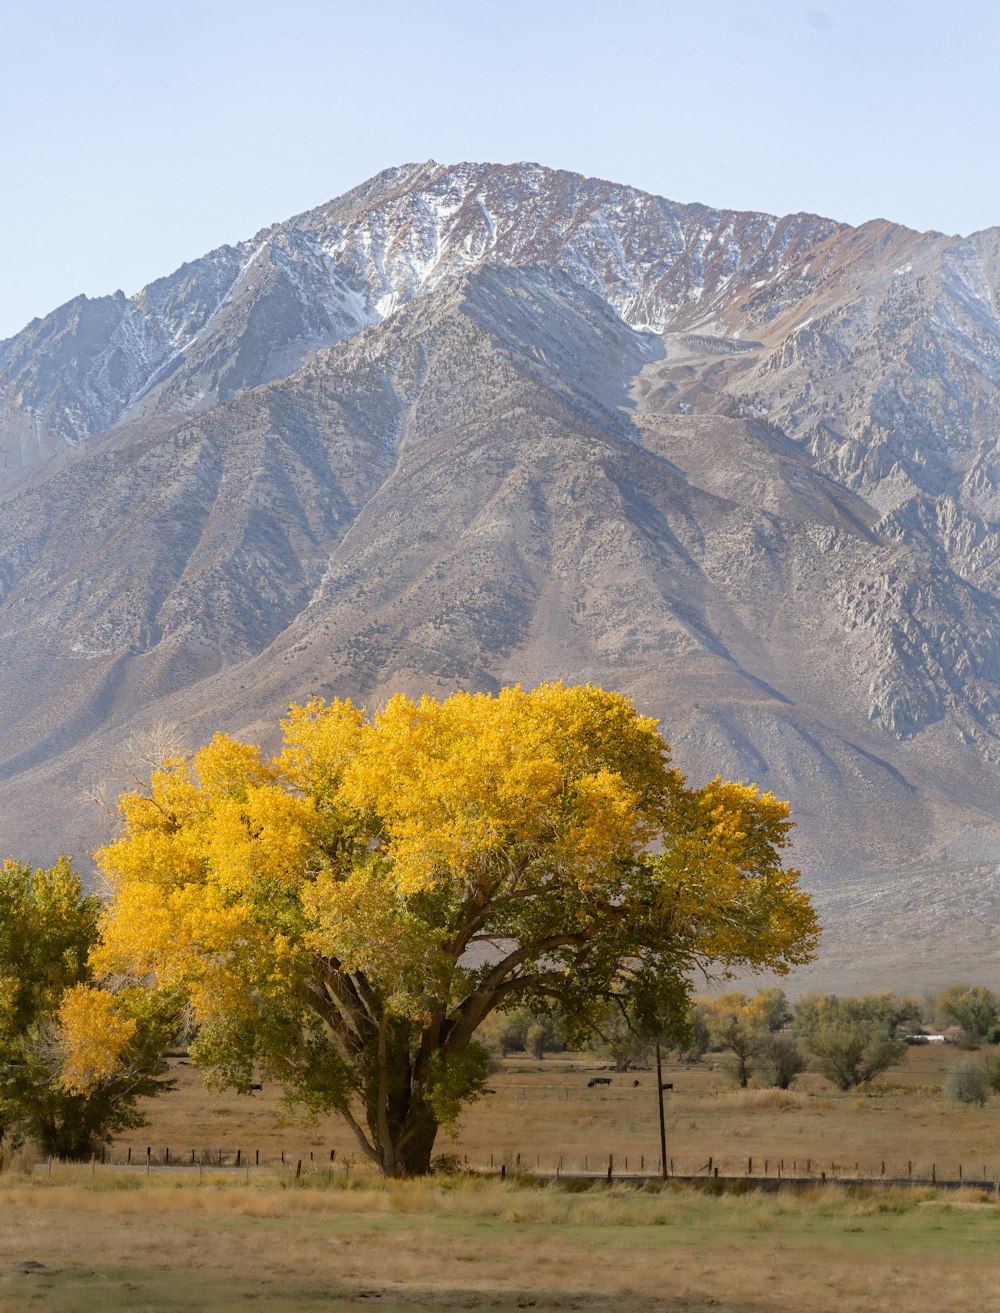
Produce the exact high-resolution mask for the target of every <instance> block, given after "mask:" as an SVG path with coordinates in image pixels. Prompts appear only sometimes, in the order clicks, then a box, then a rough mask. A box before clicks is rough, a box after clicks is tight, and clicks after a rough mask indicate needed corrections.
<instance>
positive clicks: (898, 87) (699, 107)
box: [0, 0, 1000, 338]
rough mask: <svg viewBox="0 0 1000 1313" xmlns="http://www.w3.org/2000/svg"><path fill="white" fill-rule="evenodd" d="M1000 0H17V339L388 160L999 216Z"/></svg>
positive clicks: (786, 207)
mask: <svg viewBox="0 0 1000 1313" xmlns="http://www.w3.org/2000/svg"><path fill="white" fill-rule="evenodd" d="M998 67H1000V4H998V3H996V0H813V3H810V4H802V3H798V2H797V0H688V2H687V3H680V2H679V0H617V3H608V2H606V0H572V2H570V0H504V2H503V3H499V2H496V3H494V2H493V0H481V2H480V3H476V2H474V0H464V2H462V0H410V2H409V3H403V2H400V0H381V2H379V0H369V3H367V4H360V3H354V4H348V3H342V0H281V3H278V0H169V2H165V0H0V114H2V124H3V138H2V139H3V150H2V156H0V160H2V168H0V189H2V204H0V251H2V256H0V338H2V337H5V336H8V335H9V334H11V333H13V332H16V331H17V330H18V329H19V328H21V327H22V326H23V325H24V324H25V323H26V322H27V321H28V320H29V319H31V318H32V317H33V316H34V315H43V314H45V313H47V312H48V311H49V310H51V309H53V308H54V307H55V306H56V305H58V304H60V303H61V302H63V301H66V300H68V299H69V298H70V297H71V296H74V295H76V294H77V293H78V292H81V291H82V292H86V293H87V294H88V295H100V294H103V293H107V292H112V291H114V290H115V288H117V287H121V288H122V289H123V290H125V291H126V292H134V291H136V290H137V289H138V288H139V287H140V286H142V284H143V283H145V282H148V281H150V280H151V279H153V278H155V277H158V276H159V275H161V274H165V273H168V272H170V271H171V270H172V269H174V268H175V267H176V266H177V265H178V264H180V263H181V262H182V261H183V260H185V259H190V258H194V257H196V256H198V255H201V254H203V253H204V252H205V251H207V250H210V249H211V248H212V247H213V246H217V245H219V244H221V243H223V242H231V241H238V240H240V239H241V238H243V237H247V236H250V235H252V234H253V233H254V232H255V231H256V230H257V229H258V228H261V227H263V226H264V225H265V224H268V223H270V222H272V221H274V220H279V219H284V218H287V217H289V216H290V215H292V214H295V213H297V212H299V211H301V210H304V209H307V208H309V207H311V206H313V205H318V204H320V203H321V202H323V201H325V200H328V199H330V198H331V197H333V196H336V195H339V194H340V193H341V192H343V191H346V190H347V189H348V188H349V187H351V186H353V185H354V184H356V183H358V182H361V181H362V180H363V179H365V178H366V177H368V176H370V175H371V174H373V173H376V172H378V171H379V170H380V169H383V168H385V167H387V166H388V165H392V164H400V163H403V162H405V161H408V160H423V159H428V158H433V159H436V160H439V161H440V162H442V163H453V162H455V161H457V160H460V159H478V160H498V161H513V160H521V159H529V160H536V161H538V162H540V163H543V164H548V165H552V166H554V167H561V168H568V169H575V170H578V171H580V172H582V173H587V174H597V175H600V176H603V177H606V178H612V179H614V180H616V181H619V182H626V183H631V184H633V185H635V186H638V187H643V188H646V189H647V190H649V191H654V192H657V193H659V194H661V195H665V196H668V197H670V198H671V199H673V200H678V201H703V202H706V203H708V204H711V205H716V206H719V207H731V208H737V209H762V210H769V211H771V212H774V213H787V212H790V211H794V210H811V211H814V212H817V213H820V214H825V215H830V216H832V217H834V218H838V219H843V220H846V221H848V222H852V223H860V222H863V221H864V220H865V219H869V218H874V217H885V218H890V219H894V220H896V221H898V222H901V223H906V224H909V225H910V226H911V227H915V228H919V229H924V228H938V229H941V230H943V231H946V232H963V233H967V232H970V231H973V230H975V229H978V228H983V227H987V226H990V225H992V224H994V223H1000V171H998V169H997V167H996V165H997V161H996V142H997V140H998V129H1000V95H998V93H997V91H996V85H997V72H998Z"/></svg>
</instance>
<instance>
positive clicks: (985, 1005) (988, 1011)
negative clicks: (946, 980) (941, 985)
mask: <svg viewBox="0 0 1000 1313" xmlns="http://www.w3.org/2000/svg"><path fill="white" fill-rule="evenodd" d="M935 1010H936V1013H937V1017H938V1020H939V1022H940V1023H941V1025H943V1026H959V1027H960V1028H961V1031H962V1036H963V1039H964V1040H965V1041H966V1043H968V1044H974V1045H978V1044H981V1043H982V1042H983V1040H984V1039H986V1038H987V1036H989V1035H991V1034H992V1033H993V1032H994V1031H995V1030H996V1028H997V1025H998V1023H1000V998H998V997H997V995H996V994H994V992H993V990H992V989H987V988H986V987H985V986H984V985H976V986H974V987H970V986H969V985H952V986H951V988H950V989H946V990H945V991H944V993H943V994H940V995H939V996H938V999H937V1003H936V1009H935Z"/></svg>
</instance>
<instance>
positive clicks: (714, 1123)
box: [0, 1046, 1000, 1313]
mask: <svg viewBox="0 0 1000 1313" xmlns="http://www.w3.org/2000/svg"><path fill="white" fill-rule="evenodd" d="M965 1056H966V1055H964V1054H961V1053H959V1052H957V1051H956V1050H954V1049H951V1048H949V1049H947V1050H945V1049H943V1048H941V1047H939V1046H934V1047H932V1046H926V1047H922V1048H917V1049H913V1050H911V1051H910V1052H909V1053H908V1055H907V1061H906V1063H905V1065H904V1066H903V1067H901V1068H898V1069H896V1070H895V1071H894V1072H891V1073H889V1074H888V1075H889V1077H891V1080H887V1081H886V1082H885V1083H884V1084H883V1085H882V1086H880V1087H877V1088H876V1089H873V1090H868V1091H865V1092H864V1093H853V1094H847V1095H843V1094H839V1093H836V1092H835V1091H833V1090H832V1089H831V1087H830V1086H829V1085H828V1084H826V1083H825V1082H822V1081H821V1080H820V1079H819V1078H818V1077H813V1076H805V1077H800V1078H799V1082H798V1084H799V1086H800V1088H798V1089H796V1090H793V1091H791V1092H789V1093H787V1094H782V1093H780V1092H776V1091H754V1090H750V1091H746V1092H734V1091H732V1089H731V1087H730V1086H729V1085H728V1083H727V1081H726V1079H725V1077H724V1075H723V1074H722V1073H721V1072H720V1071H719V1070H714V1069H713V1064H712V1062H711V1061H706V1062H703V1063H700V1064H696V1065H693V1066H690V1067H687V1066H682V1065H680V1064H677V1063H673V1064H670V1065H669V1067H668V1070H667V1071H665V1073H664V1076H665V1079H666V1080H668V1081H670V1082H671V1083H672V1084H673V1085H674V1089H673V1091H671V1092H670V1093H668V1094H667V1095H666V1096H665V1097H666V1099H667V1110H668V1122H667V1127H668V1145H669V1147H668V1155H672V1156H673V1158H674V1170H675V1171H676V1172H678V1173H681V1172H682V1171H683V1172H689V1173H692V1174H693V1173H695V1171H696V1169H698V1168H702V1167H704V1165H705V1164H706V1163H707V1160H708V1158H709V1157H710V1156H711V1157H712V1158H713V1162H714V1164H715V1165H718V1166H720V1169H721V1171H722V1174H723V1175H726V1174H730V1175H732V1176H734V1177H737V1178H738V1180H737V1181H736V1182H735V1184H733V1183H731V1184H729V1185H727V1186H725V1187H723V1186H722V1185H721V1184H720V1183H716V1182H715V1181H714V1175H713V1177H712V1178H709V1177H708V1174H707V1173H705V1172H702V1177H703V1178H704V1184H702V1185H697V1186H693V1185H690V1184H684V1183H681V1182H679V1181H671V1182H668V1183H667V1184H666V1185H663V1184H661V1183H660V1182H651V1183H647V1184H640V1183H636V1182H635V1181H630V1180H625V1179H620V1174H623V1173H624V1171H625V1159H626V1158H627V1159H628V1164H629V1166H628V1171H629V1173H632V1172H633V1171H635V1170H636V1168H637V1167H638V1165H639V1162H640V1161H642V1162H643V1164H644V1166H645V1168H646V1170H647V1171H649V1169H650V1165H651V1163H655V1159H656V1157H657V1155H658V1128H657V1122H656V1108H655V1078H654V1077H653V1076H652V1075H651V1074H650V1073H648V1072H638V1073H629V1074H628V1075H625V1076H619V1075H614V1074H612V1084H611V1086H610V1087H600V1088H593V1089H589V1088H588V1087H587V1080H588V1079H589V1078H590V1077H591V1076H592V1075H594V1074H597V1072H596V1064H595V1062H594V1060H593V1059H590V1058H585V1057H576V1056H566V1057H562V1056H558V1055H557V1056H550V1057H546V1059H545V1060H544V1061H542V1062H540V1063H536V1062H534V1061H532V1060H530V1059H524V1058H512V1059H507V1060H505V1061H504V1062H503V1063H502V1064H500V1070H498V1071H497V1072H496V1073H495V1075H494V1076H492V1077H491V1088H493V1089H495V1091H496V1093H495V1094H492V1095H488V1096H486V1097H485V1098H484V1099H482V1100H481V1101H480V1102H479V1103H478V1104H476V1105H475V1106H474V1107H472V1108H470V1109H469V1110H468V1111H467V1113H466V1115H465V1117H464V1118H463V1121H462V1125H461V1127H460V1128H459V1130H458V1132H457V1134H456V1135H455V1136H447V1135H443V1136H442V1138H441V1142H440V1146H439V1147H440V1150H441V1152H442V1153H443V1154H447V1155H450V1156H451V1157H452V1158H453V1160H454V1161H455V1162H456V1163H458V1164H460V1165H463V1166H464V1165H465V1163H466V1160H468V1165H469V1167H473V1168H476V1169H481V1172H482V1174H479V1175H466V1174H464V1173H460V1174H457V1175H452V1176H444V1175H442V1176H438V1177H435V1178H433V1179H432V1180H428V1181H414V1182H402V1183H396V1182H384V1181H381V1180H379V1179H377V1178H376V1177H375V1176H374V1175H373V1173H372V1172H371V1170H370V1169H369V1168H367V1167H366V1166H365V1165H364V1164H363V1163H361V1162H359V1161H358V1160H357V1158H356V1155H355V1154H354V1151H353V1146H352V1144H351V1142H350V1140H349V1139H348V1138H347V1136H346V1135H345V1134H344V1132H343V1131H342V1130H341V1129H340V1127H339V1126H337V1125H336V1123H333V1122H330V1123H327V1122H323V1123H320V1124H317V1125H315V1126H313V1127H308V1128H303V1127H301V1126H292V1125H286V1126H280V1125H276V1122H275V1104H276V1094H277V1091H275V1090H270V1089H265V1090H263V1091H261V1092H260V1093H259V1094H257V1095H255V1096H252V1097H249V1098H248V1097H240V1096H235V1095H231V1094H212V1093H208V1092H206V1091H205V1090H204V1089H203V1088H202V1086H201V1083H200V1080H199V1077H198V1074H197V1073H196V1072H195V1071H194V1069H193V1068H190V1067H188V1066H183V1065H180V1064H179V1063H177V1062H176V1061H175V1066H176V1073H175V1074H176V1075H177V1077H178V1081H179V1084H178V1088H177V1090H176V1091H175V1092H174V1093H173V1094H171V1095H168V1096H166V1097H165V1098H162V1099H160V1100H157V1101H155V1102H153V1103H151V1104H150V1105H149V1107H148V1109H147V1111H148V1114H149V1117H150V1124H149V1127H148V1129H145V1130H143V1131H142V1132H140V1133H136V1134H133V1135H132V1137H131V1138H130V1139H125V1140H122V1141H120V1142H119V1143H118V1144H117V1145H115V1146H114V1151H113V1154H112V1157H113V1158H114V1159H116V1160H119V1161H121V1160H123V1159H125V1158H126V1157H127V1156H128V1151H129V1149H131V1150H132V1154H131V1156H132V1166H131V1167H125V1168H123V1167H121V1166H118V1165H114V1166H113V1165H111V1163H107V1164H105V1165H103V1166H102V1165H101V1164H100V1163H96V1162H95V1163H93V1164H89V1165H82V1166H81V1165H76V1166H70V1165H65V1164H59V1163H53V1164H49V1163H39V1164H35V1165H34V1167H33V1169H32V1170H30V1171H29V1170H28V1167H29V1164H28V1163H27V1162H24V1161H22V1162H20V1163H14V1164H13V1165H8V1170H6V1171H4V1172H3V1174H2V1175H0V1218H2V1222H3V1225H2V1227H0V1313H21V1310H24V1309H38V1310H43V1311H45V1313H48V1311H49V1310H51V1311H52V1313H57V1311H58V1313H91V1310H93V1311H94V1313H97V1310H101V1311H102V1313H118V1311H119V1310H129V1311H130V1313H133V1311H136V1313H139V1311H144V1310H149V1311H150V1313H174V1311H178V1313H179V1311H180V1310H185V1311H188V1310H191V1311H192V1313H199V1311H200V1310H206V1311H207V1310H213V1313H231V1311H234V1310H236V1309H245V1308H247V1307H253V1306H256V1307H259V1308H264V1309H268V1310H274V1311H275V1313H286V1311H287V1313H291V1311H292V1310H301V1309H310V1308H329V1309H337V1310H352V1311H353V1310H360V1309H371V1308H373V1307H377V1308H380V1309H385V1310H399V1311H400V1313H402V1311H403V1310H410V1311H411V1313H412V1311H413V1310H419V1309H445V1310H447V1309H483V1310H487V1309H488V1310H497V1311H498V1313H507V1310H513V1309H519V1308H545V1309H552V1310H563V1309H566V1310H569V1309H574V1310H582V1311H584V1313H586V1311H588V1310H593V1311H594V1313H597V1311H598V1310H612V1309H614V1310H615V1313H646V1311H647V1310H650V1311H651V1310H654V1309H656V1310H667V1311H669V1313H673V1311H674V1310H678V1311H679V1310H685V1311H686V1313H698V1311H700V1310H705V1311H706V1313H707V1310H712V1313H737V1311H738V1313H785V1311H786V1310H788V1311H789V1313H790V1311H791V1310H793V1309H794V1310H799V1309H803V1308H807V1309H809V1310H810V1313H828V1311H829V1313H853V1311H854V1310H857V1311H858V1313H861V1311H862V1310H872V1309H885V1310H896V1309H906V1310H907V1313H931V1310H934V1311H935V1313H940V1311H942V1310H943V1311H945V1313H947V1311H949V1310H954V1311H955V1313H978V1310H986V1309H987V1308H990V1309H992V1308H993V1307H994V1306H995V1305H996V1302H997V1299H998V1298H1000V1202H998V1197H997V1189H996V1180H997V1177H998V1175H1000V1149H998V1148H995V1147H994V1146H996V1145H997V1144H998V1136H997V1129H998V1125H1000V1100H995V1101H994V1102H993V1103H988V1104H987V1105H986V1107H985V1108H967V1107H961V1106H959V1107H956V1106H954V1105H952V1104H949V1103H947V1101H946V1100H944V1098H943V1097H942V1095H941V1094H940V1091H939V1088H938V1087H939V1086H940V1083H941V1080H942V1079H943V1076H944V1074H945V1072H946V1070H947V1067H948V1064H949V1063H950V1062H954V1061H958V1060H960V1059H962V1058H963V1057H965ZM599 1074H611V1073H606V1072H601V1073H599ZM635 1080H638V1081H639V1084H638V1085H634V1084H633V1083H632V1082H633V1081H635ZM147 1146H148V1147H149V1148H150V1150H151V1155H150V1164H149V1167H148V1169H147V1166H146V1163H145V1153H146V1148H147ZM168 1148H169V1149H170V1151H171V1152H170V1159H171V1162H172V1163H173V1164H177V1163H179V1162H183V1161H184V1160H185V1159H187V1163H188V1165H185V1166H171V1167H170V1168H165V1167H161V1166H157V1165H156V1164H158V1163H161V1162H162V1161H163V1159H164V1157H165V1151H166V1150H167V1149H168ZM237 1148H238V1149H239V1150H240V1164H241V1165H240V1167H239V1168H236V1167H235V1165H234V1164H235V1151H236V1149H237ZM331 1149H332V1150H334V1155H335V1156H334V1160H333V1164H332V1165H331V1163H330V1150H331ZM220 1150H221V1151H222V1155H223V1158H224V1160H225V1162H226V1164H227V1165H226V1166H225V1167H223V1168H221V1169H220V1168H219V1167H218V1166H214V1165H213V1166H209V1165H207V1164H206V1163H205V1162H204V1161H203V1160H208V1159H213V1160H214V1159H217V1156H218V1153H219V1151H220ZM192 1151H193V1152H194V1155H195V1158H196V1160H197V1165H196V1166H194V1167H192V1166H190V1157H191V1153H192ZM282 1152H283V1153H284V1156H285V1162H284V1164H282V1162H281V1154H282ZM518 1154H520V1156H521V1168H522V1173H527V1172H528V1171H529V1170H530V1169H534V1167H535V1165H536V1162H535V1161H534V1160H537V1166H538V1170H539V1171H540V1172H543V1173H544V1172H551V1171H553V1170H554V1168H555V1166H556V1165H557V1164H558V1160H559V1159H560V1158H561V1159H562V1173H563V1176H564V1179H562V1180H560V1181H559V1182H556V1181H554V1180H551V1179H547V1180H543V1181H539V1180H531V1179H525V1176H524V1175H522V1176H518V1175H517V1173H516V1170H515V1168H516V1161H517V1155H518ZM611 1154H613V1155H614V1181H613V1184H612V1185H611V1186H610V1187H609V1186H608V1185H607V1183H606V1180H605V1179H604V1171H605V1168H606V1165H607V1160H608V1156H609V1155H611ZM310 1155H311V1156H310ZM491 1155H492V1158H493V1169H492V1171H491V1170H490V1166H489V1164H490V1156H491ZM258 1156H259V1159H260V1165H258ZM883 1158H885V1159H886V1160H887V1169H888V1168H889V1167H890V1165H892V1167H893V1169H894V1170H895V1168H897V1167H898V1166H899V1165H905V1163H906V1162H907V1161H908V1160H911V1161H912V1162H913V1168H914V1175H917V1174H918V1169H919V1174H923V1168H924V1167H925V1166H929V1165H930V1164H931V1163H934V1162H936V1163H937V1170H938V1175H939V1177H941V1178H943V1177H944V1176H952V1175H954V1174H955V1171H956V1170H957V1167H958V1164H959V1162H960V1161H961V1162H962V1165H963V1169H964V1172H965V1175H966V1179H968V1178H970V1177H972V1176H974V1175H975V1173H976V1172H978V1171H980V1170H981V1169H982V1168H985V1174H986V1177H987V1180H986V1182H985V1183H983V1182H979V1183H973V1184H971V1185H967V1186H966V1188H965V1189H963V1190H960V1191H954V1190H948V1191H946V1190H935V1189H931V1188H927V1187H913V1188H902V1187H892V1186H882V1185H881V1184H879V1183H878V1182H877V1181H876V1182H874V1183H867V1184H865V1183H861V1184H858V1185H854V1186H839V1185H832V1184H830V1183H829V1182H827V1183H825V1184H824V1183H822V1182H821V1181H820V1180H819V1179H818V1173H819V1172H820V1171H822V1170H826V1171H828V1172H829V1170H830V1164H832V1163H834V1162H836V1163H838V1164H839V1165H842V1166H845V1167H846V1168H847V1169H848V1170H849V1171H850V1172H853V1171H854V1163H855V1162H857V1163H858V1168H857V1175H858V1176H859V1178H860V1177H863V1176H864V1175H865V1174H866V1172H867V1173H868V1175H869V1176H871V1175H874V1176H876V1177H877V1176H878V1173H879V1170H880V1165H881V1162H882V1160H883ZM991 1158H992V1161H991ZM748 1159H752V1160H753V1162H754V1168H753V1177H751V1179H749V1180H748V1179H747V1175H746V1173H747V1164H748ZM804 1159H812V1161H813V1164H814V1171H815V1173H816V1174H817V1179H816V1180H815V1182H814V1183H813V1184H811V1185H808V1186H805V1187H800V1188H797V1189H783V1190H780V1191H768V1190H765V1189H762V1188H761V1183H759V1182H755V1180H754V1177H756V1175H757V1173H758V1172H760V1171H762V1170H763V1165H764V1161H765V1160H767V1161H768V1163H769V1168H770V1173H771V1174H772V1175H773V1174H774V1165H775V1161H781V1160H784V1162H785V1164H786V1171H787V1169H788V1166H790V1161H795V1162H799V1163H800V1164H801V1162H802V1160H804ZM299 1162H302V1167H301V1170H298V1164H299ZM585 1162H586V1163H587V1170H589V1171H594V1170H596V1171H597V1173H598V1179H597V1180H595V1181H593V1182H580V1181H567V1180H566V1179H565V1176H566V1175H568V1174H569V1173H570V1172H582V1171H583V1169H584V1163H585ZM501 1163H503V1164H504V1165H506V1166H507V1167H508V1169H509V1170H508V1176H507V1179H506V1180H501V1179H500V1178H499V1166H500V1164H501ZM736 1186H738V1187H739V1188H738V1189H737V1188H736Z"/></svg>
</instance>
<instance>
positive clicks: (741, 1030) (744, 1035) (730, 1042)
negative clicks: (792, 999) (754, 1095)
mask: <svg viewBox="0 0 1000 1313" xmlns="http://www.w3.org/2000/svg"><path fill="white" fill-rule="evenodd" d="M699 1007H700V1009H701V1011H702V1014H703V1016H704V1017H705V1021H706V1023H707V1025H708V1033H709V1037H710V1039H711V1042H712V1044H713V1045H714V1046H715V1047H716V1048H720V1049H728V1050H729V1057H728V1058H727V1059H726V1067H727V1069H728V1071H729V1073H730V1075H731V1076H732V1077H733V1079H734V1080H735V1081H736V1084H737V1085H738V1086H739V1087H740V1089H746V1087H747V1085H748V1084H749V1083H750V1077H751V1075H753V1074H754V1070H755V1066H756V1058H757V1055H758V1054H759V1053H760V1052H761V1050H762V1048H763V1046H764V1042H765V1040H766V1039H767V1038H768V1037H769V1036H771V1035H772V1034H774V1032H776V1031H777V1030H779V1029H780V1028H781V1026H783V1025H784V1023H785V1022H786V1021H787V1020H789V1019H790V1017H791V1013H790V1012H789V1009H788V1000H787V999H786V998H785V995H784V992H783V991H782V990H780V989H762V990H760V991H759V992H758V993H757V994H754V995H752V996H750V997H748V996H747V995H746V994H741V993H730V994H720V995H719V996H718V997H717V998H704V999H701V1000H700V1001H699ZM799 1070H801V1067H800V1068H799ZM792 1074H793V1075H794V1074H795V1073H792ZM789 1079H791V1077H789Z"/></svg>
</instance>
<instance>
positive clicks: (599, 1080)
mask: <svg viewBox="0 0 1000 1313" xmlns="http://www.w3.org/2000/svg"><path fill="white" fill-rule="evenodd" d="M610 1084H611V1077H610V1076H591V1078H590V1080H589V1081H587V1089H588V1090H592V1089H593V1088H594V1086H595V1085H610Z"/></svg>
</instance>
